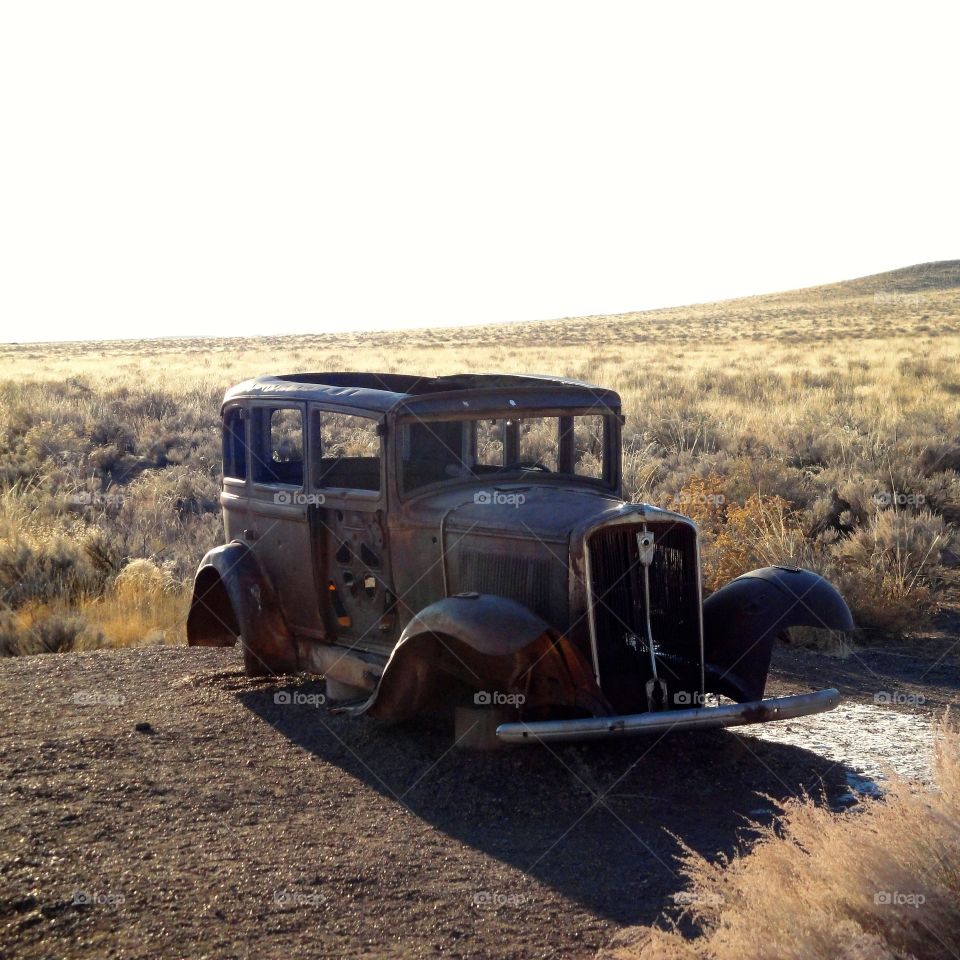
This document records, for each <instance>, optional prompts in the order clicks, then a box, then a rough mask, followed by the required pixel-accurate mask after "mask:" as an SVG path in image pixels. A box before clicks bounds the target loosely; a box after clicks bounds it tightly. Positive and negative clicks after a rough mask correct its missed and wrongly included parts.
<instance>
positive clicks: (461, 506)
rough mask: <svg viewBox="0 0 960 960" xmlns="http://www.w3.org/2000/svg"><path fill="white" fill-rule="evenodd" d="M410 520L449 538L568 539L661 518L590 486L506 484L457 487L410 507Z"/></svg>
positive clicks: (653, 509)
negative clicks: (629, 519)
mask: <svg viewBox="0 0 960 960" xmlns="http://www.w3.org/2000/svg"><path fill="white" fill-rule="evenodd" d="M408 510H409V514H408V516H409V519H410V520H412V521H414V522H419V523H424V524H426V525H433V524H434V523H435V524H437V525H440V524H442V525H443V528H444V531H445V532H448V533H458V534H465V533H490V534H495V533H504V534H509V535H511V536H513V537H516V536H518V535H521V536H523V535H527V536H530V537H536V538H539V539H543V540H561V539H562V540H568V539H569V537H570V534H571V533H572V532H573V531H574V530H576V529H578V528H584V527H593V526H595V525H596V524H598V523H602V522H605V521H606V520H608V519H609V520H614V519H616V518H617V517H620V516H623V515H624V514H627V513H634V512H636V513H638V514H640V513H643V512H647V513H648V515H650V516H651V519H652V518H653V515H655V514H659V513H661V511H659V510H658V509H657V508H656V507H651V506H648V505H640V504H630V503H625V502H624V501H623V500H621V499H620V498H619V497H618V496H616V494H614V493H612V492H610V491H603V490H596V489H594V488H591V487H588V486H586V485H582V486H577V485H573V484H570V485H567V486H562V485H558V484H552V483H523V482H519V481H518V482H510V483H508V482H502V483H498V484H477V485H476V486H473V485H471V486H469V487H463V486H458V487H456V488H455V489H452V490H443V491H439V492H436V493H432V494H429V495H427V496H424V497H422V498H418V499H417V500H416V501H413V502H412V503H410V504H408Z"/></svg>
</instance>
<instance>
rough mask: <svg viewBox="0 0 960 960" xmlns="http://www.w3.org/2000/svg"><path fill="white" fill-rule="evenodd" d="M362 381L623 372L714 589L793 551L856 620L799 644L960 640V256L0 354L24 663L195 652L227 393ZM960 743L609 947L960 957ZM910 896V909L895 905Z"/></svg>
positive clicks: (800, 814)
mask: <svg viewBox="0 0 960 960" xmlns="http://www.w3.org/2000/svg"><path fill="white" fill-rule="evenodd" d="M270 322H276V323H277V325H278V327H279V326H282V318H270ZM77 335H78V338H79V337H82V335H83V331H81V330H78V331H77ZM345 369H356V370H364V369H366V370H375V371H383V372H395V371H398V372H417V373H423V374H438V373H454V372H458V371H480V370H483V371H489V372H496V371H501V372H517V371H525V372H534V373H536V372H540V373H549V374H554V375H566V376H571V377H575V378H579V379H583V380H587V381H591V382H595V383H599V384H602V385H604V386H609V387H613V388H615V389H616V390H618V391H619V392H620V394H621V396H622V398H623V401H624V412H625V414H626V424H625V427H624V440H625V451H624V473H625V486H626V495H627V496H628V497H630V498H632V499H635V500H640V499H643V500H647V501H650V502H654V503H659V504H663V505H666V506H670V507H673V508H675V509H679V510H681V511H683V512H686V513H688V514H690V515H692V516H693V517H695V518H696V519H697V520H698V521H699V522H700V524H701V527H702V530H703V533H704V558H705V575H706V579H707V587H708V588H712V587H714V586H716V585H717V584H719V583H722V582H723V581H725V580H726V579H728V578H729V577H731V576H734V575H736V574H738V573H741V572H743V571H745V570H748V569H751V568H753V567H756V566H761V565H766V564H769V563H784V562H785V563H794V564H798V565H803V566H807V567H811V568H813V569H816V570H819V571H821V572H823V573H824V574H826V575H827V576H829V577H830V578H831V579H832V580H833V581H834V582H836V583H837V584H838V586H839V587H840V589H841V590H842V592H843V593H844V595H845V596H846V597H847V599H848V601H849V603H850V605H851V607H852V609H853V611H854V615H855V618H856V620H857V623H858V627H859V629H858V635H857V636H854V637H852V638H839V640H838V638H831V639H829V640H827V641H825V640H824V638H822V637H813V636H810V637H806V638H798V639H801V640H809V641H810V642H811V643H815V644H823V643H824V642H827V643H828V644H829V645H831V646H830V650H831V652H832V653H837V652H843V650H844V649H849V648H850V644H854V645H856V644H861V643H871V644H874V645H876V644H880V645H883V644H884V643H886V641H887V640H888V639H889V638H893V637H899V638H900V639H901V640H902V639H903V638H907V639H908V641H909V642H910V643H918V644H922V643H923V639H924V637H925V636H927V635H929V634H930V633H932V632H934V630H939V632H940V633H941V639H942V635H943V634H944V633H947V634H948V635H951V636H954V635H955V634H956V629H957V623H958V622H960V620H958V615H957V614H958V611H960V603H958V596H960V574H958V568H960V564H958V553H960V537H958V530H957V523H958V522H960V261H956V262H949V263H937V264H928V265H923V266H919V267H912V268H908V269H904V270H900V271H895V272H893V273H888V274H883V275H879V276H877V277H868V278H865V279H862V280H855V281H851V282H847V283H840V284H835V285H831V286H827V287H820V288H815V289H809V290H800V291H794V292H789V293H783V294H776V295H770V296H762V297H751V298H746V299H741V300H734V301H729V302H725V303H713V304H701V305H697V306H692V307H683V308H676V309H671V310H659V311H652V312H647V313H636V314H624V315H619V316H609V317H584V318H575V319H566V320H553V321H543V322H531V323H525V324H517V325H499V326H498V325H491V326H484V327H470V328H451V329H445V330H437V329H432V330H414V331H408V332H393V333H383V334H370V335H363V336H361V335H323V334H317V335H312V336H276V337H263V338H257V339H196V340H190V339H180V340H156V341H116V342H98V343H84V342H80V341H79V340H78V342H75V343H58V344H2V345H0V598H2V599H0V655H16V654H30V653H42V652H58V651H69V650H86V649H91V648H97V647H106V648H110V647H131V646H137V645H159V644H178V643H183V642H184V618H185V613H186V604H187V600H188V595H189V587H190V583H191V579H192V574H193V571H194V568H195V566H196V564H197V562H198V560H199V559H200V557H201V556H202V555H203V553H204V552H205V551H206V550H207V549H208V548H209V547H210V546H212V545H214V544H216V543H218V542H219V541H220V538H221V529H220V516H219V508H218V481H219V472H220V437H219V406H220V401H221V398H222V395H223V392H224V390H225V389H226V388H227V387H228V386H230V385H231V384H233V383H235V382H238V381H240V380H243V379H246V378H247V377H251V376H255V375H258V374H269V373H283V372H294V371H320V370H345ZM903 649H908V648H907V647H903ZM136 653H137V655H139V654H141V653H142V654H143V655H144V656H153V655H154V653H164V654H171V655H172V654H175V653H176V651H154V652H150V651H138V652H136ZM131 655H132V652H131ZM804 655H805V656H808V657H811V656H814V654H812V653H810V652H809V651H805V652H804ZM897 655H898V656H899V654H897ZM92 656H94V657H99V656H101V655H99V654H94V655H92ZM117 656H123V657H128V656H129V655H128V654H122V655H120V654H118V655H117ZM816 656H818V657H819V656H821V655H820V654H816ZM55 659H56V660H59V658H55ZM824 659H826V658H824ZM41 661H42V662H50V663H53V662H55V661H54V658H37V661H36V662H37V663H39V662H41ZM97 662H99V661H97ZM833 662H836V661H833ZM858 662H859V661H858ZM937 662H939V660H938V661H937ZM32 663H33V662H32V661H22V660H18V661H9V664H10V665H20V664H23V665H25V667H26V666H31V664H32ZM92 663H93V661H90V663H88V664H87V666H88V667H90V666H91V664H92ZM31 669H32V667H31ZM931 669H932V668H931ZM924 676H926V673H924ZM156 683H158V684H159V685H160V686H162V684H163V679H162V678H156ZM157 696H158V698H161V694H160V693H159V692H158V694H157ZM158 702H159V701H158ZM942 736H943V740H942V745H941V753H940V759H939V762H938V766H937V769H936V775H937V778H938V779H939V785H940V790H939V792H930V791H929V790H927V789H925V788H922V787H917V786H915V785H909V784H899V785H896V784H895V785H894V787H893V788H892V789H891V791H890V793H889V795H888V797H887V799H886V800H867V801H864V802H862V803H860V804H858V810H859V811H860V812H859V813H857V814H837V813H835V812H831V811H830V810H829V809H827V808H824V807H821V806H819V805H818V804H817V803H815V802H813V801H812V800H807V799H798V800H796V801H793V800H787V801H786V802H785V805H783V806H782V810H781V812H782V814H783V815H782V817H781V818H780V819H779V820H778V821H777V823H776V824H775V826H773V827H771V828H769V829H767V828H763V829H760V830H759V835H760V840H759V843H758V844H757V845H755V846H754V848H753V852H752V853H750V854H749V855H747V856H746V857H744V858H740V859H734V860H733V862H732V863H727V862H725V861H722V860H721V861H719V862H718V861H717V860H716V859H715V858H714V859H711V857H709V856H706V857H705V856H703V855H701V854H700V853H694V852H693V851H692V850H691V851H689V855H688V857H687V859H686V861H685V872H686V875H687V876H688V877H689V880H690V884H691V886H690V888H689V891H688V892H687V893H685V894H684V896H685V897H686V899H685V900H683V901H682V902H681V904H680V905H681V906H682V907H683V909H682V910H681V911H680V914H685V918H684V919H681V924H685V926H681V928H678V930H682V932H683V936H681V935H680V933H679V932H677V933H672V932H670V931H669V930H664V929H653V928H649V927H643V928H637V929H633V930H630V931H629V932H628V933H627V934H626V935H625V936H624V937H623V938H622V939H621V941H620V942H619V943H615V944H614V945H613V946H611V947H610V948H609V950H608V951H606V952H605V953H604V954H603V955H604V956H606V957H611V958H612V957H618V958H635V957H642V958H643V960H658V958H660V960H666V958H683V957H702V958H713V957H716V958H721V957H728V956H737V957H756V958H766V957H777V958H781V960H782V958H784V957H797V958H800V957H810V958H819V957H824V958H826V957H836V956H841V955H842V956H846V957H850V958H868V957H869V958H874V957H877V958H879V957H900V956H930V957H934V956H936V957H940V956H943V957H947V956H951V955H955V954H953V953H951V951H952V949H953V945H954V944H955V943H956V937H957V936H960V918H958V914H957V908H956V903H957V894H958V893H960V888H958V884H960V880H958V860H960V852H958V846H957V844H958V838H957V831H956V818H957V807H956V790H957V787H958V773H957V771H958V766H957V756H958V748H960V747H958V744H960V741H958V736H957V733H956V731H955V730H954V729H953V728H951V727H948V726H944V728H943V731H942ZM445 752H446V748H444V755H445ZM18 762H19V761H18ZM438 762H439V761H438ZM431 764H432V762H431ZM631 769H632V767H631ZM668 779H669V778H668ZM44 782H46V781H44ZM311 782H313V781H312V780H311ZM645 789H646V788H645ZM698 816H699V814H698ZM906 823H909V824H910V829H909V830H904V829H903V825H904V824H906ZM754 826H756V825H754ZM904 891H908V894H904V893H903V892H904ZM901 894H903V896H908V897H910V898H913V900H912V901H911V900H909V899H908V900H904V901H903V902H900V901H894V900H883V899H882V897H883V896H887V895H889V896H890V897H897V896H900V895H901ZM918 896H922V897H923V898H924V901H923V902H924V904H925V909H923V910H919V909H917V906H918V904H917V902H916V898H917V897H918ZM877 897H881V899H877ZM405 915H406V914H405ZM674 915H675V916H679V914H677V913H676V912H674ZM410 916H411V917H416V916H418V915H417V914H416V913H415V912H414V913H412V914H410ZM691 934H698V935H699V936H695V937H694V938H693V939H691ZM51 935H52V934H51ZM105 936H106V934H105ZM38 949H39V948H38ZM571 949H572V948H571ZM38 955H39V954H38Z"/></svg>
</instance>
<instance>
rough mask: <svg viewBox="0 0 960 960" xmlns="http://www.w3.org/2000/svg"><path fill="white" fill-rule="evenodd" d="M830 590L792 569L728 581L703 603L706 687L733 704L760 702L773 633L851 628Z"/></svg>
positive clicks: (842, 606) (813, 576)
mask: <svg viewBox="0 0 960 960" xmlns="http://www.w3.org/2000/svg"><path fill="white" fill-rule="evenodd" d="M853 626H854V624H853V617H852V616H851V614H850V610H849V608H848V607H847V605H846V603H845V602H844V599H843V597H841V596H840V594H839V593H838V592H837V590H836V588H835V587H834V586H833V585H832V584H831V583H830V582H829V581H827V580H825V579H824V578H823V577H821V576H820V575H819V574H816V573H813V572H812V571H811V570H801V569H799V568H795V567H763V568H762V569H760V570H751V571H750V573H745V574H743V576H740V577H737V578H736V579H735V580H731V581H730V583H728V584H727V585H726V586H724V587H722V588H721V589H719V590H718V591H717V592H716V593H714V594H712V595H711V596H710V597H708V598H707V600H706V601H705V602H704V604H703V637H704V659H705V672H706V688H707V691H708V692H710V693H719V694H722V695H723V696H726V697H730V698H731V699H733V700H736V701H737V702H738V703H745V702H747V701H753V700H760V699H762V697H763V690H764V687H765V686H766V682H767V672H768V671H769V669H770V655H771V653H772V652H773V642H774V640H775V639H776V637H777V635H778V634H779V633H781V632H782V631H783V630H786V629H787V628H788V627H819V628H824V629H828V630H852V629H853Z"/></svg>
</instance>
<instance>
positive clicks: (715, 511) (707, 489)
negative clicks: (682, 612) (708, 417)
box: [672, 474, 817, 590]
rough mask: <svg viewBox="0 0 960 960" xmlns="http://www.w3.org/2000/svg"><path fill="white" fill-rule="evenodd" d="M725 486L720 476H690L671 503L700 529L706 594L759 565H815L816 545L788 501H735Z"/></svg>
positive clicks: (769, 498)
mask: <svg viewBox="0 0 960 960" xmlns="http://www.w3.org/2000/svg"><path fill="white" fill-rule="evenodd" d="M726 483H727V481H726V479H725V478H723V477H720V476H718V475H716V474H711V475H709V476H707V477H692V478H691V479H690V480H689V481H688V482H687V483H686V484H685V485H684V487H683V489H682V490H681V491H680V494H679V495H678V496H677V497H676V498H674V501H673V504H672V505H675V509H679V510H681V511H682V512H683V513H686V515H687V516H689V517H691V518H692V519H693V520H695V521H696V522H697V523H698V524H699V526H700V531H701V536H702V538H703V570H704V581H705V584H706V587H707V589H708V590H716V589H718V588H719V587H722V586H723V585H724V584H725V583H727V582H728V581H730V580H732V579H734V577H738V576H740V575H741V574H743V573H746V572H747V571H749V570H755V569H756V568H757V567H766V566H771V565H772V564H791V565H795V566H812V565H817V558H816V557H815V556H814V554H815V552H816V547H815V544H814V543H813V542H811V541H810V540H808V538H807V537H806V536H805V535H804V533H803V525H802V519H801V517H800V515H799V514H798V513H797V511H795V510H794V509H793V508H792V507H791V505H790V503H789V502H788V501H786V500H784V499H783V497H780V496H763V495H762V494H760V493H754V494H751V495H750V496H749V497H748V498H747V499H746V501H745V502H744V503H736V502H731V501H730V500H729V499H728V498H727V495H726V494H725V493H724V491H725V490H726V489H727V487H726Z"/></svg>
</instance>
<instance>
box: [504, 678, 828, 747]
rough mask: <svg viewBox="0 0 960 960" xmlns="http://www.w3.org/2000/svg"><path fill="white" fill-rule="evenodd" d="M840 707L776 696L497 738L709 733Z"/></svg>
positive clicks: (818, 698) (527, 728)
mask: <svg viewBox="0 0 960 960" xmlns="http://www.w3.org/2000/svg"><path fill="white" fill-rule="evenodd" d="M839 703H840V693H839V691H837V690H834V689H832V688H831V689H829V690H818V691H817V692H816V693H802V694H797V695H796V696H792V697H772V698H771V699H769V700H754V701H753V702H751V703H729V704H724V705H723V706H719V707H695V708H693V709H691V710H663V711H660V712H656V713H634V714H628V715H626V716H620V717H586V718H584V719H582V720H540V721H536V722H533V723H501V724H500V726H499V727H497V737H498V739H500V740H504V741H506V742H507V743H525V742H530V741H534V740H544V741H562V740H599V739H603V738H611V737H631V736H636V735H638V734H641V733H668V732H670V731H672V730H705V729H709V728H712V727H738V726H743V725H744V724H747V723H769V722H770V721H771V720H791V719H793V718H794V717H806V716H809V715H810V714H813V713H825V712H826V711H827V710H832V709H833V708H834V707H836V706H837V705H838V704H839Z"/></svg>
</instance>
